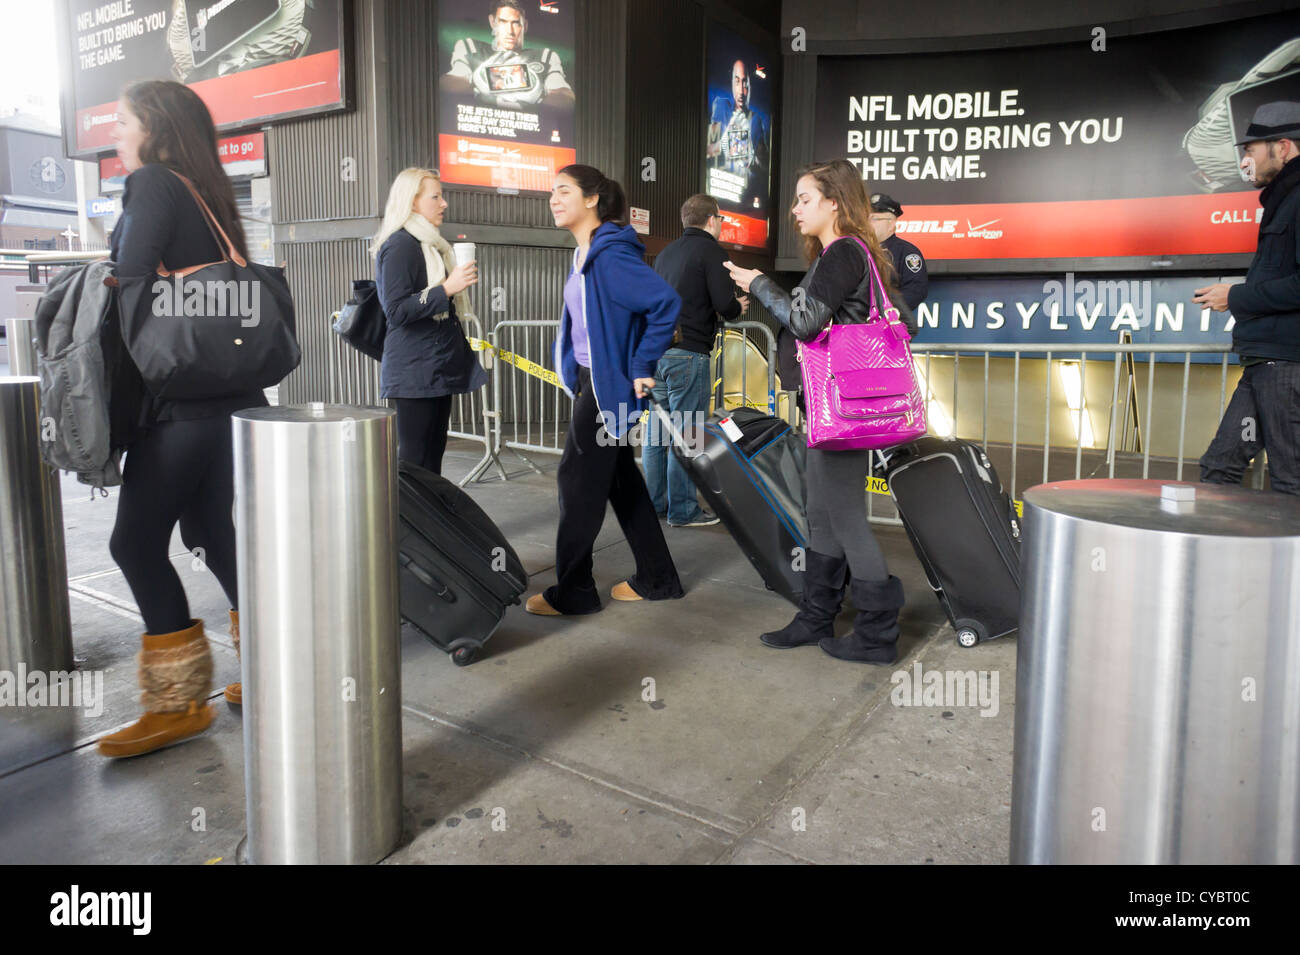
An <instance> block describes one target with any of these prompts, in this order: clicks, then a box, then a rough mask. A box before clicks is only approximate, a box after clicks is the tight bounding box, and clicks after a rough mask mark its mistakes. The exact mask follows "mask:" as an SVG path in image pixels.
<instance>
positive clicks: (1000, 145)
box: [815, 12, 1300, 260]
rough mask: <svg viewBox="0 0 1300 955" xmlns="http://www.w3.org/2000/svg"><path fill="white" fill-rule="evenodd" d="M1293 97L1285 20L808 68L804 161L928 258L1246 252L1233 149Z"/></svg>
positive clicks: (1299, 24)
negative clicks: (853, 185) (1263, 114)
mask: <svg viewBox="0 0 1300 955" xmlns="http://www.w3.org/2000/svg"><path fill="white" fill-rule="evenodd" d="M1284 99H1285V100H1295V101H1300V13H1296V12H1291V13H1285V14H1274V15H1270V16H1266V17H1256V18H1251V19H1246V20H1238V21H1234V22H1228V23H1222V24H1217V25H1214V26H1208V27H1198V28H1194V29H1185V30H1171V31H1165V32H1160V33H1151V34H1142V35H1137V36H1113V37H1109V38H1107V37H1105V36H1104V34H1098V33H1097V32H1096V31H1093V33H1092V34H1081V38H1080V40H1079V41H1078V42H1077V43H1071V44H1063V45H1058V46H1050V47H1034V48H1027V49H1008V50H980V51H973V52H962V53H951V54H935V55H929V54H927V55H923V56H871V57H866V56H861V57H822V58H821V59H820V60H819V62H818V76H817V115H816V137H815V138H816V154H817V155H818V156H825V157H845V158H847V159H848V160H849V161H850V162H852V163H854V165H856V166H857V167H858V168H859V169H860V170H861V171H862V176H863V179H864V180H865V181H866V183H867V187H868V192H885V193H888V194H889V195H890V196H892V197H893V198H894V199H896V200H897V201H898V202H899V203H901V204H902V206H903V208H904V210H905V213H906V214H905V215H904V217H903V218H901V219H900V220H899V222H898V231H899V232H900V233H902V234H903V235H904V237H905V238H907V239H909V240H910V241H912V242H915V243H916V244H917V245H918V246H920V248H921V249H922V251H923V252H924V253H925V255H926V257H927V258H929V259H931V260H936V259H1025V258H1032V259H1045V258H1075V257H1092V256H1102V257H1114V256H1151V257H1153V258H1154V259H1158V258H1161V257H1163V256H1169V255H1211V254H1224V253H1249V252H1253V251H1254V249H1255V240H1256V233H1257V230H1258V215H1259V213H1260V205H1259V193H1258V191H1257V190H1256V189H1255V188H1254V186H1253V184H1252V183H1251V182H1249V181H1247V180H1246V179H1245V178H1244V177H1243V174H1242V172H1241V171H1240V170H1239V168H1238V164H1239V163H1240V161H1241V158H1242V153H1241V149H1240V148H1239V147H1237V146H1235V145H1234V144H1235V143H1236V142H1237V141H1238V140H1240V139H1241V138H1242V136H1243V134H1244V131H1245V129H1246V127H1247V126H1248V125H1249V124H1250V120H1251V116H1252V114H1253V113H1254V111H1255V109H1256V108H1257V107H1258V106H1259V105H1261V104H1262V103H1266V102H1272V101H1276V100H1284Z"/></svg>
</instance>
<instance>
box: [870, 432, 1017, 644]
mask: <svg viewBox="0 0 1300 955" xmlns="http://www.w3.org/2000/svg"><path fill="white" fill-rule="evenodd" d="M886 475H887V478H888V481H889V493H890V495H891V496H892V497H893V499H894V503H895V504H896V505H897V506H898V513H899V515H900V516H901V517H902V519H903V526H904V527H905V528H906V530H907V536H908V537H909V538H910V539H911V541H912V546H913V548H915V549H916V556H917V557H918V558H920V561H921V566H922V567H924V568H925V574H926V576H927V577H928V578H929V580H930V586H931V587H933V588H934V592H935V596H937V597H938V598H939V602H940V604H942V605H943V608H944V610H945V611H946V612H947V614H948V619H949V620H950V621H951V622H952V626H953V629H954V630H956V631H957V642H958V643H960V644H961V645H962V646H963V647H973V646H974V645H975V644H976V643H979V642H980V641H981V640H991V639H993V638H994V637H1002V636H1006V635H1007V634H1009V633H1012V632H1014V631H1015V630H1016V629H1017V628H1018V627H1019V626H1020V522H1019V519H1018V518H1017V517H1016V512H1015V508H1014V506H1013V505H1012V503H1011V499H1010V498H1009V497H1007V495H1006V493H1005V492H1004V491H1003V490H1002V482H1001V480H1000V479H999V478H998V472H997V471H995V470H994V469H993V465H992V464H990V463H989V459H988V456H987V455H985V453H984V451H983V449H982V448H980V447H979V446H978V445H975V444H970V443H969V442H966V441H961V440H958V439H942V438H922V439H921V440H919V441H916V442H913V443H912V444H909V445H906V446H904V447H901V448H898V449H896V450H894V451H891V452H889V456H888V464H887V468H886Z"/></svg>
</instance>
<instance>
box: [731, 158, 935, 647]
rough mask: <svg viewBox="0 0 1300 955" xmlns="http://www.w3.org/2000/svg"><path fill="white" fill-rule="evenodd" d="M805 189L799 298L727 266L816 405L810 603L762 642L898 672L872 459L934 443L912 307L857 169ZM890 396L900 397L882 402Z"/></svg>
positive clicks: (897, 585) (807, 580)
mask: <svg viewBox="0 0 1300 955" xmlns="http://www.w3.org/2000/svg"><path fill="white" fill-rule="evenodd" d="M796 180H797V182H796V185H795V202H794V206H793V208H792V209H791V213H792V214H793V216H794V220H795V223H796V225H797V226H798V228H799V231H800V233H801V234H802V235H803V236H804V251H805V253H806V255H807V257H808V259H809V261H810V263H811V264H810V266H809V268H808V271H807V272H806V273H804V277H803V279H802V280H800V282H799V284H798V286H796V288H795V290H794V294H793V295H788V294H786V292H785V291H784V290H783V289H781V288H780V287H779V286H778V285H777V284H776V282H774V281H773V280H772V279H771V278H769V277H768V276H766V275H764V274H763V273H762V272H759V271H757V270H753V269H742V268H739V267H737V266H736V265H733V264H732V263H730V262H728V263H726V265H727V268H728V269H729V270H730V272H731V276H732V278H733V280H734V281H735V283H736V284H737V285H738V286H740V288H741V289H742V290H743V291H744V292H752V293H753V294H754V295H755V296H756V297H757V298H758V300H759V301H760V302H762V303H763V305H764V306H765V307H766V308H767V309H768V311H770V312H771V313H772V314H773V315H774V316H775V317H776V319H777V321H779V322H780V323H781V324H782V325H784V326H785V327H786V328H788V329H789V330H790V331H791V333H793V334H794V336H795V337H796V338H797V339H798V340H799V342H800V345H799V351H800V362H801V363H802V365H803V376H804V392H805V397H806V400H807V401H808V405H809V408H808V411H809V448H808V463H807V507H808V526H809V531H810V535H809V546H808V550H807V553H806V562H805V570H804V589H803V595H802V597H801V599H800V601H799V612H798V613H797V614H796V615H795V618H794V619H793V620H792V621H790V623H789V624H787V625H786V626H785V627H784V628H782V629H780V630H776V631H773V632H771V633H765V634H763V635H762V636H761V637H760V639H761V640H762V641H763V643H764V644H766V645H767V646H769V647H776V648H778V649H788V648H790V647H799V646H808V645H811V644H814V643H815V644H817V645H818V646H820V647H821V648H822V650H824V651H825V652H827V653H829V654H830V655H831V656H833V657H837V658H839V659H841V660H852V661H855V662H859V663H879V664H891V663H893V662H894V661H895V660H896V659H897V657H898V649H897V645H898V612H899V610H900V609H901V608H902V606H903V585H902V582H901V581H900V580H899V579H898V578H897V577H895V576H893V575H891V574H890V573H889V569H888V567H887V566H886V565H885V558H884V554H882V553H881V550H880V545H879V544H878V543H876V538H875V535H874V534H872V533H871V525H870V524H869V523H868V522H867V514H866V479H867V475H868V473H869V472H870V469H871V456H872V451H871V450H869V449H870V448H878V447H887V446H889V445H890V444H891V443H892V444H898V443H902V442H903V441H907V440H911V438H912V437H913V436H919V434H917V433H916V428H917V427H918V425H919V429H920V431H919V433H920V434H924V432H925V422H924V415H923V413H922V412H921V410H920V406H919V404H918V401H917V399H919V397H920V395H919V392H917V393H913V392H915V391H916V388H915V384H914V377H915V376H914V372H913V371H912V369H911V367H910V362H911V359H910V354H907V353H906V352H907V350H906V338H907V332H906V330H904V329H903V326H902V324H901V322H899V310H898V308H897V307H896V306H894V305H891V304H890V303H891V301H896V302H898V303H900V304H901V303H902V299H901V298H899V297H898V296H897V294H896V293H894V294H893V295H891V294H890V290H889V288H888V287H887V283H889V282H890V281H891V279H892V268H891V264H890V261H889V256H888V255H887V254H885V253H884V252H883V251H882V250H881V248H880V243H879V242H878V241H877V239H876V236H875V232H874V231H873V230H872V228H871V221H870V220H871V203H870V200H869V199H868V198H867V192H866V189H865V188H864V187H863V184H862V177H861V175H860V173H859V172H858V171H857V169H855V168H854V167H853V165H852V164H850V163H848V162H846V161H845V160H842V159H837V160H835V161H833V162H825V163H812V164H810V165H807V166H804V167H803V168H802V169H800V170H799V171H798V173H797V175H796ZM903 308H906V306H903ZM866 323H874V324H873V325H872V327H871V328H870V330H869V332H870V334H867V332H868V329H865V328H862V327H858V326H862V325H864V324H866ZM832 325H834V326H835V329H836V331H837V332H844V331H845V328H844V327H845V326H848V327H849V334H845V335H842V336H841V337H840V338H839V339H835V338H833V337H832V335H831V326H832ZM895 326H897V327H895ZM900 330H901V331H900ZM900 334H901V339H900V338H899V336H900ZM900 341H901V345H902V347H901V349H900V348H899V347H898V345H899V343H900ZM882 355H883V356H884V360H883V363H882V361H881V356H882ZM904 355H906V359H905V360H906V364H907V368H906V370H904V369H903V367H902V366H903V362H904V357H903V356H904ZM832 379H836V380H832ZM882 390H883V392H888V393H889V394H888V395H887V396H886V395H883V394H880V393H877V392H882ZM823 396H826V397H825V398H824V400H823ZM823 406H825V407H823ZM918 419H919V420H918ZM846 578H849V591H850V595H851V597H852V600H853V604H854V606H856V607H857V609H858V615H857V618H856V619H855V620H854V622H853V630H852V632H851V633H849V634H848V635H847V636H845V637H843V638H840V639H836V638H835V633H834V625H835V617H836V616H837V615H838V614H839V610H840V604H841V602H842V601H843V599H844V589H845V582H846Z"/></svg>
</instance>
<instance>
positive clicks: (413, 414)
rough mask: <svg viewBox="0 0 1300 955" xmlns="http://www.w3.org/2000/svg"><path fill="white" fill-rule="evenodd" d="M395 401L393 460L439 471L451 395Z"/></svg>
mask: <svg viewBox="0 0 1300 955" xmlns="http://www.w3.org/2000/svg"><path fill="white" fill-rule="evenodd" d="M393 401H395V402H396V403H397V459H398V460H399V461H409V462H411V463H412V464H418V465H419V466H420V467H422V468H425V469H426V470H429V471H432V472H433V473H434V474H441V473H442V455H443V453H444V452H445V451H446V450H447V425H448V423H449V422H450V421H451V395H442V396H441V397H438V398H394V399H393Z"/></svg>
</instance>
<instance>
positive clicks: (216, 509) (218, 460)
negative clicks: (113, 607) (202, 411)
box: [108, 415, 239, 634]
mask: <svg viewBox="0 0 1300 955" xmlns="http://www.w3.org/2000/svg"><path fill="white" fill-rule="evenodd" d="M234 501H235V460H234V442H233V439H232V437H231V432H230V417H229V416H228V415H221V416H218V417H212V418H199V419H197V420H194V421H164V422H160V423H158V424H155V425H154V426H153V427H151V428H150V429H149V430H148V431H146V432H145V433H144V434H143V435H142V436H141V437H140V438H138V439H137V440H136V441H135V442H134V443H133V444H132V445H131V447H130V450H129V451H128V452H127V455H126V469H125V470H124V471H123V473H122V490H121V493H120V494H119V495H118V500H117V523H116V524H114V526H113V536H112V537H111V538H110V539H109V543H108V549H109V551H110V553H112V555H113V560H115V561H116V562H117V565H118V566H119V567H120V568H122V574H123V576H124V577H126V582H127V584H128V585H129V586H130V588H131V594H132V595H133V596H134V597H135V602H136V605H137V606H138V607H139V608H140V615H141V616H142V617H144V624H145V628H146V630H147V631H148V632H149V633H154V634H162V633H175V632H176V631H177V630H184V629H186V628H187V627H189V625H190V619H191V618H190V605H189V601H188V600H186V598H185V588H184V587H183V586H181V578H180V575H179V574H177V573H176V568H175V567H173V566H172V563H171V561H170V560H168V557H167V550H168V547H169V545H170V543H171V537H172V529H173V528H175V527H176V522H177V521H179V522H180V525H181V542H182V543H183V544H184V545H185V547H186V549H187V550H189V551H190V553H191V554H192V555H193V557H192V558H190V561H191V563H190V564H187V566H194V565H193V564H192V562H193V561H194V560H195V559H201V561H202V565H203V567H205V568H206V570H210V571H211V572H212V573H213V574H215V575H216V578H217V580H218V581H219V582H220V584H221V589H222V590H224V591H225V592H226V599H227V600H229V601H230V606H231V607H232V608H233V609H236V610H237V609H238V608H239V595H238V574H237V570H236V564H235V522H234V519H233V518H232V516H231V508H232V506H233V505H234ZM199 548H202V553H201V554H200V553H199V550H198V549H199ZM194 569H195V570H196V572H199V573H203V572H204V570H203V569H202V568H200V567H198V566H195V567H194Z"/></svg>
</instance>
